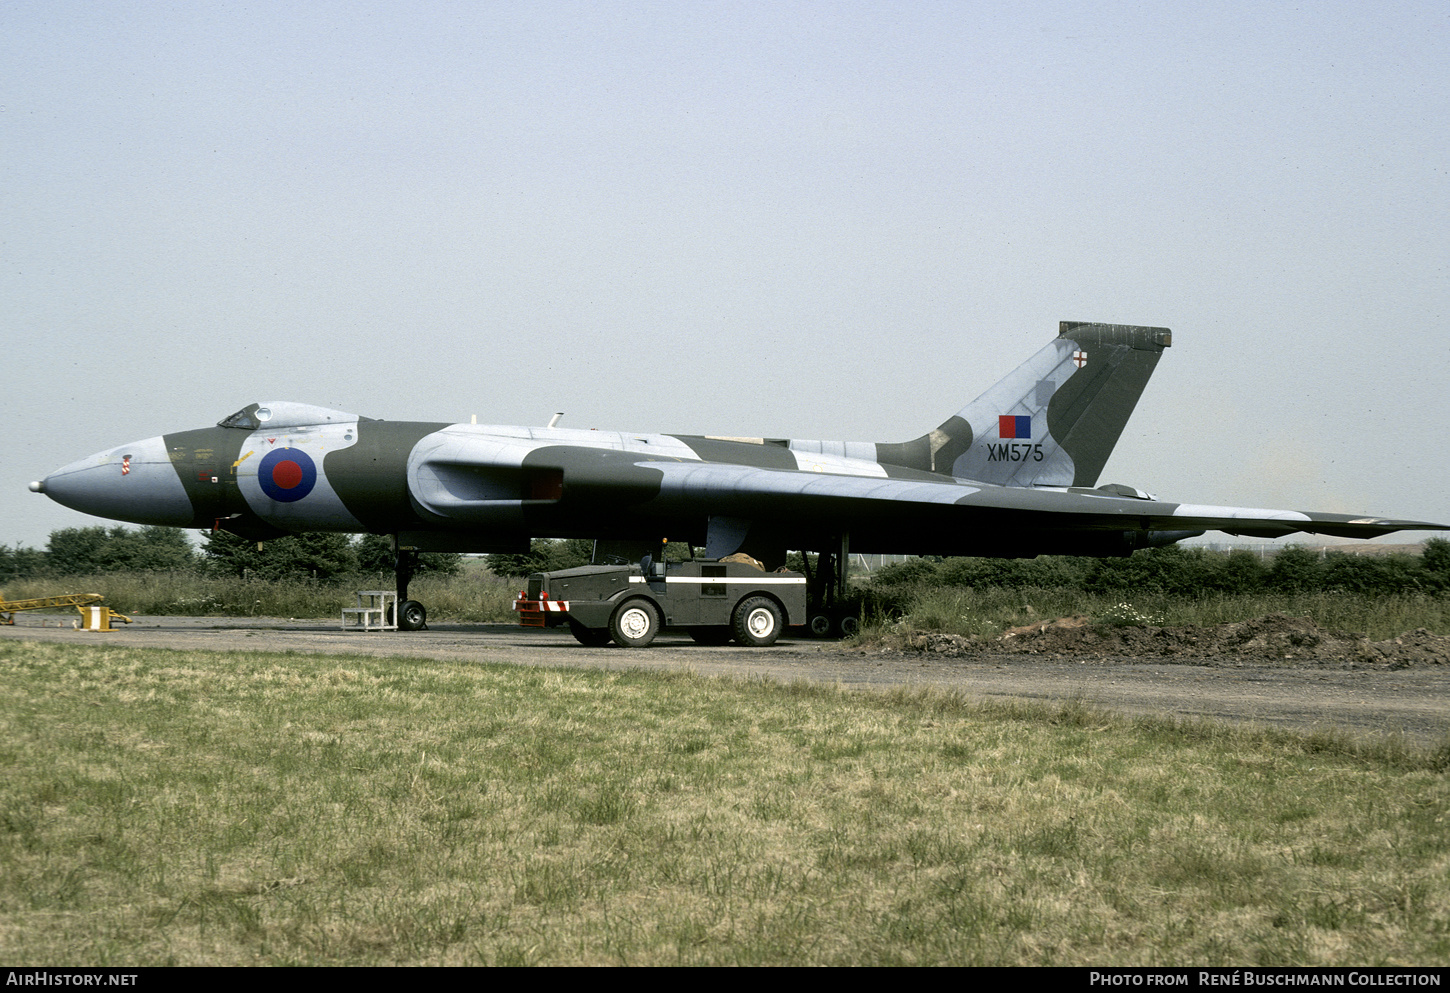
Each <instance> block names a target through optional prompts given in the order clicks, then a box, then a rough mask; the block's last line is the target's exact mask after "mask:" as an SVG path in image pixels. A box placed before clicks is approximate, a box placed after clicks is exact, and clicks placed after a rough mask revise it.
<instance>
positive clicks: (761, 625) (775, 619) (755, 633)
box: [731, 596, 785, 648]
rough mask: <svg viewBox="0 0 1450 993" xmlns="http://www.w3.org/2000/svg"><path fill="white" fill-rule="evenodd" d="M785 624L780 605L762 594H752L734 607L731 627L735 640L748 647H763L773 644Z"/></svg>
mask: <svg viewBox="0 0 1450 993" xmlns="http://www.w3.org/2000/svg"><path fill="white" fill-rule="evenodd" d="M784 624H785V618H783V617H782V616H781V613H780V606H779V605H778V604H777V603H776V602H775V601H774V600H771V599H769V598H767V597H763V596H754V597H751V598H750V599H749V600H746V601H745V602H744V603H742V604H741V605H740V606H738V607H736V608H735V621H734V623H733V624H732V625H731V629H732V630H733V632H734V634H735V640H736V641H738V642H740V644H742V645H746V646H748V647H750V648H765V647H766V646H768V645H773V644H775V639H777V638H779V637H780V629H781V628H782V627H783V626H784Z"/></svg>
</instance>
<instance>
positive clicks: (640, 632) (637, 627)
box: [609, 597, 660, 648]
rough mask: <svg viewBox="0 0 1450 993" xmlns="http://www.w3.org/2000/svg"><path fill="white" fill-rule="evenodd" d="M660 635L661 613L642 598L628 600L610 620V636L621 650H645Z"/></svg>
mask: <svg viewBox="0 0 1450 993" xmlns="http://www.w3.org/2000/svg"><path fill="white" fill-rule="evenodd" d="M659 633H660V612H659V611H658V610H656V609H655V605H654V604H652V603H650V602H649V601H648V600H645V599H643V598H642V597H636V598H635V599H633V600H626V601H624V603H622V604H620V605H619V609H618V610H616V611H615V612H614V616H613V617H611V618H610V619H609V634H610V636H611V637H612V638H613V639H614V643H615V644H616V645H619V646H620V647H621V648H643V647H645V646H646V645H648V644H649V643H650V642H652V641H654V640H655V635H657V634H659Z"/></svg>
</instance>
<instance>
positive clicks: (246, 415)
mask: <svg viewBox="0 0 1450 993" xmlns="http://www.w3.org/2000/svg"><path fill="white" fill-rule="evenodd" d="M216 426H217V427H219V428H242V429H243V430H246V431H255V430H257V429H258V428H259V427H261V426H262V422H261V421H259V420H258V419H257V405H256V404H255V403H249V404H247V405H246V406H245V407H243V408H242V409H241V410H239V411H237V412H236V413H235V414H233V415H232V416H231V417H224V418H222V419H221V420H219V421H217V422H216Z"/></svg>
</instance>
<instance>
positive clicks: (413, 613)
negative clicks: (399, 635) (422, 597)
mask: <svg viewBox="0 0 1450 993" xmlns="http://www.w3.org/2000/svg"><path fill="white" fill-rule="evenodd" d="M427 623H428V608H426V607H424V606H423V605H422V604H421V603H419V602H418V601H417V600H404V601H403V602H402V603H400V604H398V630H399V631H421V630H423V627H424V626H425V625H426V624H427Z"/></svg>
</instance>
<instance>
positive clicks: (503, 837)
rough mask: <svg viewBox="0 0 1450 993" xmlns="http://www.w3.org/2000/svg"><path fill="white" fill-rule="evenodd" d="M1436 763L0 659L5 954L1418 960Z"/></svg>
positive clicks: (1440, 844) (756, 691)
mask: <svg viewBox="0 0 1450 993" xmlns="http://www.w3.org/2000/svg"><path fill="white" fill-rule="evenodd" d="M1447 765H1450V748H1441V749H1439V750H1438V751H1435V752H1423V751H1417V750H1414V749H1412V748H1409V747H1408V746H1405V745H1403V744H1402V743H1398V744H1397V743H1394V742H1391V743H1389V744H1385V745H1374V746H1370V745H1355V744H1353V743H1350V742H1347V741H1344V740H1341V739H1337V738H1334V737H1330V736H1323V735H1319V736H1299V735H1291V734H1284V733H1267V732H1258V733H1255V732H1246V731H1239V730H1231V729H1228V728H1224V727H1220V726H1215V725H1205V724H1178V723H1172V722H1164V721H1156V722H1155V721H1151V720H1138V721H1128V720H1122V719H1116V718H1110V717H1106V716H1104V715H1102V714H1099V713H1097V712H1095V711H1093V710H1091V709H1090V708H1087V707H1084V706H1081V705H1068V706H1065V707H1036V706H1028V705H1016V706H1013V705H992V706H988V705H982V704H977V703H974V702H972V701H970V700H966V699H963V698H961V697H959V696H955V695H951V694H947V693H943V692H905V691H901V692H893V693H887V694H870V695H868V694H859V693H852V692H846V691H841V690H834V689H830V688H812V687H806V686H799V685H789V686H783V685H778V684H774V683H767V682H740V681H729V680H717V679H704V678H698V677H693V676H688V675H678V674H651V673H631V672H625V673H621V672H603V671H577V672H576V671H568V670H557V669H548V670H544V669H540V670H531V669H519V668H515V667H508V666H484V665H465V664H456V663H447V662H433V661H422V660H418V661H399V660H377V659H364V658H355V659H349V658H339V657H337V656H328V657H314V656H306V655H296V654H291V653H287V654H249V653H240V652H238V653H201V652H190V653H189V652H167V651H159V650H138V649H112V648H103V647H76V646H65V645H57V644H34V643H24V642H4V643H0V769H3V777H0V947H3V948H5V949H6V951H7V956H6V957H7V959H8V960H10V961H12V962H31V963H38V962H45V963H52V964H113V965H114V964H128V965H142V964H165V963H179V964H217V965H226V964H386V963H400V964H401V963H408V964H438V965H459V964H525V963H527V964H605V963H619V964H674V963H689V964H725V963H733V964H826V965H849V964H893V963H910V964H928V963H930V964H973V963H983V964H987V963H990V964H1085V963H1094V964H1104V965H1107V964H1119V965H1132V964H1154V963H1158V964H1162V963H1186V962H1193V963H1222V964H1258V965H1268V964H1290V963H1302V964H1333V963H1340V964H1344V963H1375V962H1383V963H1411V964H1429V963H1436V962H1443V961H1445V959H1446V957H1447V955H1450V887H1447V886H1446V885H1445V880H1446V877H1447V872H1450V841H1447V834H1446V830H1445V828H1446V816H1447V807H1450V797H1447V790H1446V782H1445V774H1446V768H1447Z"/></svg>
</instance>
